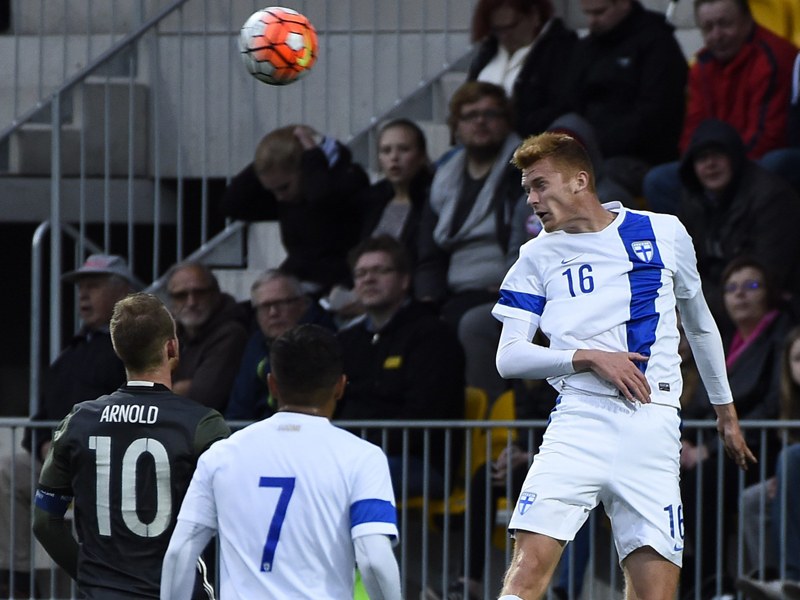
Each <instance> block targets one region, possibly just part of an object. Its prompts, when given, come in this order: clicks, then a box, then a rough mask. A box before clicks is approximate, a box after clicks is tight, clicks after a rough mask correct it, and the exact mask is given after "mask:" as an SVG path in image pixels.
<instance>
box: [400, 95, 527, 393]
mask: <svg viewBox="0 0 800 600" xmlns="http://www.w3.org/2000/svg"><path fill="white" fill-rule="evenodd" d="M449 112H450V116H449V117H448V124H449V126H450V131H451V132H452V134H453V137H454V138H455V140H456V142H458V144H460V146H459V147H458V148H457V149H456V150H455V151H454V152H453V153H452V155H451V156H450V157H449V158H447V160H446V161H445V160H443V164H440V165H439V167H438V168H437V170H436V175H435V176H434V178H433V183H432V184H431V192H430V200H429V202H428V203H427V204H426V206H425V207H424V209H423V213H422V217H421V220H420V229H419V255H418V263H417V268H416V271H415V273H414V293H415V294H416V297H417V298H418V299H420V300H423V301H428V302H432V303H433V304H434V305H435V306H436V307H438V309H439V311H440V315H441V317H442V318H443V319H444V320H445V322H447V323H448V324H449V325H451V326H452V327H453V329H454V330H455V331H458V328H459V325H460V324H461V323H462V317H464V316H465V315H466V313H467V312H468V311H476V312H477V314H470V315H469V318H468V319H465V320H464V321H466V325H465V328H464V331H463V332H462V331H459V336H460V338H461V342H462V344H463V346H464V349H465V350H466V352H467V358H466V361H467V372H466V382H467V385H473V386H477V387H481V388H484V389H486V390H487V391H488V392H489V394H490V395H491V396H492V397H494V396H496V395H498V394H500V393H501V392H502V391H503V390H504V389H505V387H506V383H505V382H504V381H502V380H501V379H500V377H499V376H498V375H497V370H496V369H495V368H494V365H493V359H492V356H493V354H494V348H495V347H496V343H497V339H499V337H500V328H499V327H498V325H497V323H496V322H494V320H493V319H492V318H491V315H490V314H489V311H490V310H491V307H492V305H493V304H494V302H495V301H496V300H497V292H498V290H499V289H500V282H501V281H502V275H503V273H504V272H505V270H506V269H507V268H508V264H509V259H508V258H507V257H508V256H509V255H512V256H516V251H517V249H516V248H510V247H509V238H510V231H511V222H512V215H513V213H514V207H516V206H517V204H519V203H521V202H522V200H523V194H522V190H521V189H520V185H519V175H518V174H517V173H515V172H514V169H513V167H512V166H511V165H510V164H509V161H510V160H511V155H512V154H513V152H514V149H515V148H516V147H517V146H518V145H519V143H520V138H519V136H517V134H516V133H514V131H513V129H512V123H513V119H512V114H511V113H512V110H511V103H510V100H509V99H508V98H507V96H506V94H505V91H504V90H503V88H501V87H499V86H497V85H494V84H492V83H487V82H484V81H468V82H467V83H465V84H463V85H462V86H461V87H459V88H458V89H457V90H456V91H455V93H454V94H453V96H452V98H451V99H450V106H449Z"/></svg>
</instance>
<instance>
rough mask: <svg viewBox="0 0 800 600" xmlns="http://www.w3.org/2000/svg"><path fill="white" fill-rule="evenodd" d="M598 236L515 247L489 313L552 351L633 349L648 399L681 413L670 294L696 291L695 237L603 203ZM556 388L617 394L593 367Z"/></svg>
mask: <svg viewBox="0 0 800 600" xmlns="http://www.w3.org/2000/svg"><path fill="white" fill-rule="evenodd" d="M603 206H604V208H606V209H607V210H609V211H611V212H614V213H616V217H615V219H614V221H613V222H612V223H611V224H610V225H608V226H607V227H606V228H605V229H603V230H602V231H597V232H589V233H565V232H563V231H554V232H550V233H544V232H543V233H541V234H540V235H539V236H538V237H537V238H535V239H533V240H531V241H529V242H527V243H526V244H524V245H523V246H522V247H521V248H520V256H519V258H518V259H517V262H516V263H515V264H514V266H513V267H512V268H511V269H510V270H509V272H508V273H507V275H506V277H505V279H504V281H503V284H502V286H501V289H500V300H499V301H498V303H497V304H496V305H495V306H494V308H493V310H492V313H493V314H494V315H495V317H497V318H498V319H500V320H501V321H502V320H503V319H504V318H506V317H511V318H515V319H521V320H524V321H526V322H529V323H530V324H531V325H533V326H535V327H538V328H540V329H541V330H542V332H543V333H544V334H545V335H546V336H547V337H548V338H549V339H550V348H551V349H554V350H580V349H594V350H605V351H610V352H620V351H621V352H639V353H641V354H643V355H645V356H648V357H650V358H649V360H648V361H647V362H645V363H640V364H639V366H640V368H641V369H642V370H643V371H644V373H645V376H646V377H647V380H648V382H649V383H650V387H651V390H652V392H651V399H652V401H653V402H654V403H658V404H667V405H671V406H675V407H678V408H679V407H680V402H679V398H680V394H681V388H682V383H681V374H680V357H679V356H678V341H679V337H678V329H677V317H676V310H675V309H676V298H682V299H688V298H692V297H694V295H695V294H697V293H699V292H700V290H701V284H700V277H699V275H698V273H697V267H696V259H695V254H694V247H693V245H692V240H691V238H690V237H689V234H688V233H687V232H686V229H685V228H684V227H683V225H682V224H681V223H680V221H679V220H678V219H677V218H676V217H674V216H672V215H664V214H655V213H649V212H641V211H635V210H629V209H627V208H623V207H622V206H621V205H620V204H619V203H618V202H612V203H607V204H604V205H603ZM548 381H549V382H550V383H551V384H552V385H553V386H554V387H555V388H556V389H557V390H559V391H560V392H570V391H572V392H576V393H587V394H592V395H601V396H617V395H618V390H616V388H614V386H613V385H612V384H611V383H609V382H607V381H605V380H603V379H602V378H600V377H599V376H598V375H596V374H595V373H594V372H592V371H585V372H580V373H574V372H566V373H557V374H554V375H553V376H552V377H549V378H548Z"/></svg>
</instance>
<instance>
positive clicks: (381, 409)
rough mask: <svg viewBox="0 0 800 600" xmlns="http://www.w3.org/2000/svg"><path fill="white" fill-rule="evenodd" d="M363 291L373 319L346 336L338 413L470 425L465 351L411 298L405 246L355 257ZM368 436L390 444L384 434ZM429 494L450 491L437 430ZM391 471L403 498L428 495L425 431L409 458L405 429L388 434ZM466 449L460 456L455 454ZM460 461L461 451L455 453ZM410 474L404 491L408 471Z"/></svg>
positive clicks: (379, 243) (373, 243) (385, 242)
mask: <svg viewBox="0 0 800 600" xmlns="http://www.w3.org/2000/svg"><path fill="white" fill-rule="evenodd" d="M350 263H351V265H352V269H353V280H354V282H355V292H356V296H357V297H358V299H359V300H360V301H361V304H362V305H363V306H364V309H365V310H366V314H365V315H364V317H363V319H362V320H361V321H360V322H357V323H355V324H353V325H351V326H350V327H346V328H344V329H342V330H341V331H340V332H339V340H340V341H341V343H342V348H343V350H344V364H345V373H346V374H347V378H348V385H347V388H346V390H345V392H344V396H343V398H342V404H341V407H340V410H339V412H338V414H337V417H338V418H341V419H346V420H357V419H380V420H382V419H414V420H416V419H421V420H432V419H463V417H464V353H463V351H462V349H461V346H460V344H459V342H458V339H457V338H456V335H455V333H454V332H452V331H451V330H450V329H449V328H448V327H447V325H445V324H444V323H442V321H441V320H440V319H439V318H438V317H437V316H436V315H435V314H434V313H433V311H432V310H431V309H430V307H428V306H426V305H424V304H423V303H421V302H416V301H414V300H411V299H410V298H409V296H408V290H409V285H410V281H411V274H410V272H409V263H408V257H407V256H406V253H405V248H404V246H403V245H402V243H401V242H398V241H397V240H395V239H394V238H392V237H390V236H387V235H382V236H379V237H376V238H371V239H368V240H365V241H364V242H362V243H361V244H360V245H359V246H357V247H356V248H355V249H354V250H353V252H352V253H351V260H350ZM367 438H368V439H369V440H370V441H372V442H374V443H376V444H378V445H382V443H383V436H382V431H381V430H379V429H374V430H371V431H369V432H368V436H367ZM429 441H430V462H429V463H428V465H427V466H430V470H429V485H430V487H429V491H430V493H431V494H432V495H434V496H441V494H442V493H443V491H444V485H443V484H444V479H443V474H444V472H445V471H444V464H445V463H444V448H445V445H444V444H445V439H444V429H438V430H432V431H431V432H430V440H429ZM387 443H388V446H387V448H386V453H387V455H388V457H389V470H390V472H391V475H392V485H393V487H394V491H395V494H397V496H398V498H400V497H402V496H401V495H402V493H403V490H404V489H405V490H406V492H407V493H408V494H409V495H418V494H420V493H422V490H423V480H424V479H423V478H424V471H425V467H426V464H425V463H424V461H423V456H424V453H425V444H424V438H423V435H422V432H421V431H420V430H417V431H416V432H414V433H412V434H411V435H409V436H408V454H409V455H408V457H407V458H408V462H407V463H404V460H403V431H402V430H401V429H390V430H388V438H387ZM456 448H458V449H459V450H454V449H456ZM451 451H452V456H453V457H456V458H457V457H458V456H460V448H459V447H458V446H455V445H454V446H453V447H452V448H451ZM404 471H405V473H406V474H407V476H408V479H407V482H406V485H407V487H406V488H404V487H403V472H404Z"/></svg>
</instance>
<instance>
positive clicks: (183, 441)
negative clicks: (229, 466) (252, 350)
mask: <svg viewBox="0 0 800 600" xmlns="http://www.w3.org/2000/svg"><path fill="white" fill-rule="evenodd" d="M110 329H111V342H112V344H113V345H114V351H115V352H116V353H117V355H118V356H119V357H120V359H121V360H122V362H123V364H124V365H125V371H126V373H127V376H128V382H127V384H126V385H124V386H122V387H121V388H120V389H119V390H117V391H116V392H114V393H113V394H111V395H108V396H101V397H100V398H98V399H97V400H91V401H88V402H81V403H79V404H76V405H75V407H74V408H73V410H72V412H71V413H70V414H69V415H68V416H67V417H66V418H65V419H64V420H63V421H62V422H61V424H60V425H59V427H58V429H57V430H56V431H55V433H54V434H53V443H52V446H51V448H50V452H49V454H48V455H47V459H46V460H45V463H44V466H43V468H42V473H41V476H40V478H39V487H38V489H37V490H36V501H35V504H36V506H35V512H34V525H33V527H34V533H35V534H36V537H37V538H38V539H39V541H40V542H41V543H42V545H43V546H44V548H45V550H47V552H48V553H49V554H50V556H52V557H53V559H54V560H55V561H56V562H57V563H58V564H59V565H60V566H61V567H63V568H64V569H65V570H66V571H67V572H68V573H69V574H70V576H71V577H72V578H73V579H75V580H76V581H77V582H78V588H79V590H80V592H81V594H82V597H85V598H115V599H118V598H120V599H121V598H158V594H159V582H160V580H161V563H162V560H163V557H164V552H166V549H167V545H168V543H169V539H170V535H171V534H172V530H173V529H174V527H175V521H176V518H177V514H178V509H179V508H180V505H181V502H182V501H183V496H184V494H185V493H186V489H187V488H188V487H189V481H190V480H191V477H192V473H193V472H194V468H195V465H196V463H197V458H198V456H199V455H200V453H202V452H203V451H204V450H205V449H206V448H208V447H209V446H210V445H211V444H212V443H214V442H216V441H217V440H220V439H222V438H224V437H227V436H228V434H229V433H230V430H229V428H228V426H227V424H226V423H225V421H224V419H223V418H222V415H220V414H219V413H218V412H217V411H215V410H212V409H210V408H207V407H205V406H202V405H200V404H198V403H197V402H194V401H192V400H189V399H187V398H185V397H182V396H177V395H175V394H173V393H172V392H171V391H170V386H171V373H172V370H173V369H174V368H175V366H176V365H177V363H178V340H177V337H176V334H175V321H173V319H172V317H171V316H170V314H169V311H167V309H166V307H165V306H164V305H163V304H162V303H161V301H160V300H159V299H158V298H156V297H155V296H152V295H150V294H142V293H140V294H132V295H129V296H127V297H126V298H123V299H122V300H120V301H119V302H117V304H116V305H115V306H114V312H113V315H112V317H111V325H110ZM73 497H74V501H75V523H76V526H77V533H78V541H76V540H75V538H74V537H73V536H72V529H71V526H70V524H69V523H67V522H66V521H65V519H64V514H65V512H66V510H67V507H68V506H69V504H70V502H72V500H73ZM191 581H193V580H190V585H189V593H191V591H192V585H191Z"/></svg>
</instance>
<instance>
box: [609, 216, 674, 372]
mask: <svg viewBox="0 0 800 600" xmlns="http://www.w3.org/2000/svg"><path fill="white" fill-rule="evenodd" d="M619 236H620V238H621V239H622V243H623V245H624V246H625V251H626V252H627V253H628V259H629V260H630V261H631V263H632V268H631V270H630V272H629V273H628V281H629V283H630V286H631V304H630V314H631V318H630V320H629V321H628V323H627V332H628V351H629V352H638V353H639V354H643V355H645V356H650V353H651V352H650V348H651V347H652V346H653V344H654V343H655V341H656V327H657V326H658V319H659V314H658V313H657V312H656V298H658V291H659V289H661V270H662V269H663V268H664V262H663V261H662V260H661V253H660V252H659V250H658V243H657V242H656V235H655V232H654V231H653V225H652V223H651V222H650V217H648V216H646V215H639V214H635V213H630V212H629V213H626V214H625V220H624V221H623V222H622V225H620V227H619ZM636 365H637V366H638V367H639V369H640V370H641V371H642V373H644V372H645V370H646V369H647V363H646V362H641V363H636Z"/></svg>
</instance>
